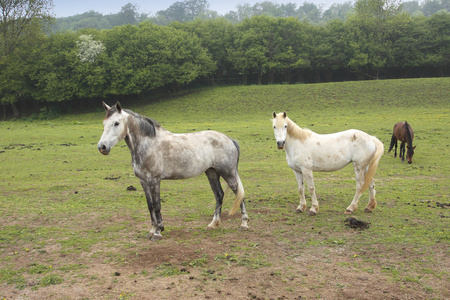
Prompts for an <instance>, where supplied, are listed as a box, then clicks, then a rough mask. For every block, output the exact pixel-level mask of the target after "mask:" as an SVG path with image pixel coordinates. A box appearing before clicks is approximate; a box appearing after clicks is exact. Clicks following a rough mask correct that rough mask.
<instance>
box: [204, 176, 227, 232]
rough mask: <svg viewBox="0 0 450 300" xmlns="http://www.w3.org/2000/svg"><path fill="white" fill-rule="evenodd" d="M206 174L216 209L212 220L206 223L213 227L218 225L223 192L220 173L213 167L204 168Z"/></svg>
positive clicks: (209, 227) (210, 227)
mask: <svg viewBox="0 0 450 300" xmlns="http://www.w3.org/2000/svg"><path fill="white" fill-rule="evenodd" d="M205 173H206V176H207V177H208V180H209V184H210V185H211V189H212V190H213V192H214V197H215V198H216V209H215V210H214V218H213V220H212V222H211V223H210V224H209V225H208V229H214V228H217V227H219V225H220V213H221V212H222V203H223V196H224V192H223V189H222V185H221V184H220V175H219V174H218V173H217V171H216V170H214V169H208V170H206V172H205Z"/></svg>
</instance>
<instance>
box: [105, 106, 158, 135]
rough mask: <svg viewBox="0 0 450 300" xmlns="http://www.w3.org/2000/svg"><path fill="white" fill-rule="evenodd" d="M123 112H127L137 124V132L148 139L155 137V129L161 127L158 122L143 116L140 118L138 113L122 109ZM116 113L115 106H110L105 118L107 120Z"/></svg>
mask: <svg viewBox="0 0 450 300" xmlns="http://www.w3.org/2000/svg"><path fill="white" fill-rule="evenodd" d="M123 111H125V112H127V113H128V114H130V115H131V116H133V118H134V120H135V121H136V122H137V124H138V126H139V130H140V132H141V133H142V134H144V135H146V136H149V137H155V136H156V128H159V127H161V124H159V122H158V121H156V120H154V119H152V118H147V117H145V116H142V115H140V114H138V113H135V112H133V111H131V110H129V109H123ZM116 112H118V111H117V107H116V106H112V107H111V108H110V109H109V110H108V111H107V113H106V118H109V117H110V116H112V115H113V114H115V113H116Z"/></svg>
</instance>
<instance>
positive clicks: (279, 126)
mask: <svg viewBox="0 0 450 300" xmlns="http://www.w3.org/2000/svg"><path fill="white" fill-rule="evenodd" d="M272 123H273V131H274V132H275V139H276V141H277V147H278V149H283V148H284V145H285V144H286V134H287V127H288V123H287V121H286V112H283V113H279V114H276V113H275V112H273V119H272Z"/></svg>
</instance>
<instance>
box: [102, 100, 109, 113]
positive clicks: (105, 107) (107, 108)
mask: <svg viewBox="0 0 450 300" xmlns="http://www.w3.org/2000/svg"><path fill="white" fill-rule="evenodd" d="M102 105H103V108H104V109H105V110H106V111H108V110H110V109H111V107H110V106H109V105H108V104H106V103H105V101H102Z"/></svg>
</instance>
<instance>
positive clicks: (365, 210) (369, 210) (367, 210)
mask: <svg viewBox="0 0 450 300" xmlns="http://www.w3.org/2000/svg"><path fill="white" fill-rule="evenodd" d="M364 212H365V213H371V212H372V210H371V209H370V208H367V207H366V208H365V209H364Z"/></svg>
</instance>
